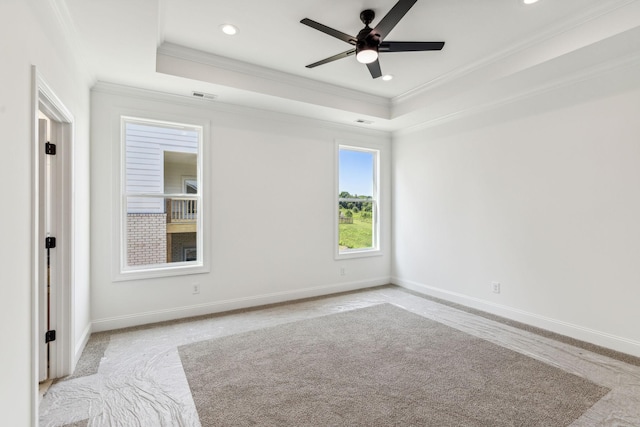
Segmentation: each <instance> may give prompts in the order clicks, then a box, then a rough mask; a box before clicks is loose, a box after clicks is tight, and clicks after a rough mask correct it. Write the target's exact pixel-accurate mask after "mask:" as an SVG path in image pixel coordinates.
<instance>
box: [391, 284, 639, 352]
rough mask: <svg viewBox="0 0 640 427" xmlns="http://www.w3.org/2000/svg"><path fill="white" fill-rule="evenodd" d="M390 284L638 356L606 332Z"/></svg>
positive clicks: (634, 347)
mask: <svg viewBox="0 0 640 427" xmlns="http://www.w3.org/2000/svg"><path fill="white" fill-rule="evenodd" d="M391 283H393V284H394V285H397V286H400V287H403V288H406V289H410V290H412V291H415V292H419V293H422V294H425V295H429V296H432V297H436V298H440V299H443V300H446V301H450V302H455V303H458V304H462V305H464V306H467V307H471V308H475V309H478V310H482V311H485V312H487V313H491V314H495V315H498V316H501V317H505V318H507V319H511V320H515V321H518V322H522V323H525V324H527V325H531V326H535V327H538V328H542V329H545V330H548V331H551V332H555V333H558V334H561V335H565V336H568V337H571V338H575V339H578V340H581V341H585V342H589V343H593V344H596V345H599V346H602V347H605V348H609V349H613V350H616V351H620V352H622V353H626V354H630V355H633V356H637V357H640V342H638V341H634V340H630V339H628V338H624V337H619V336H616V335H612V334H608V333H606V332H602V331H597V330H594V329H590V328H586V327H584V326H580V325H576V324H573V323H569V322H564V321H562V320H558V319H553V318H550V317H546V316H541V315H539V314H536V313H531V312H528V311H524V310H519V309H517V308H514V307H509V306H506V305H502V304H496V303H494V302H491V301H487V300H483V299H480V298H475V297H471V296H468V295H464V294H460V293H458V292H451V291H447V290H445V289H440V288H437V287H434V286H429V285H425V284H422V283H418V282H414V281H411V280H404V279H401V278H398V277H392V278H391Z"/></svg>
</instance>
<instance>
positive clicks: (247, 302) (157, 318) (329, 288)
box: [92, 277, 390, 332]
mask: <svg viewBox="0 0 640 427" xmlns="http://www.w3.org/2000/svg"><path fill="white" fill-rule="evenodd" d="M389 279H390V278H389V277H380V278H377V279H368V280H362V281H356V282H349V283H338V284H331V285H323V286H314V287H311V288H305V289H294V290H291V291H283V292H273V293H268V294H263V295H256V296H253V297H245V298H233V299H228V300H223V301H217V302H213V303H206V304H198V305H191V306H184V307H177V308H170V309H165V310H156V311H148V312H145V313H137V314H132V315H127V316H117V317H109V318H104V319H96V320H94V321H93V323H92V330H93V332H101V331H108V330H113V329H121V328H127V327H130V326H138V325H146V324H150V323H157V322H163V321H166V320H174V319H184V318H188V317H194V316H202V315H207V314H214V313H221V312H225V311H230V310H237V309H244V308H251V307H258V306H262V305H267V304H274V303H280V302H287V301H295V300H298V299H303V298H311V297H317V296H324V295H331V294H335V293H339V292H347V291H354V290H358V289H366V288H372V287H375V286H382V285H386V284H388V283H389Z"/></svg>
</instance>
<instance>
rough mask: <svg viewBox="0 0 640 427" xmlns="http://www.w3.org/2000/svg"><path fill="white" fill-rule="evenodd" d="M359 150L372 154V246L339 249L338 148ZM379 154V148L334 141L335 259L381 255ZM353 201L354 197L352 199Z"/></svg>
mask: <svg viewBox="0 0 640 427" xmlns="http://www.w3.org/2000/svg"><path fill="white" fill-rule="evenodd" d="M342 149H344V150H351V151H361V152H366V153H372V154H373V155H374V172H373V183H372V185H373V189H372V191H373V194H372V195H371V196H372V204H373V207H372V214H373V218H372V221H373V223H372V227H373V246H372V247H371V248H362V249H348V250H344V251H341V250H340V246H339V242H340V221H339V218H338V215H337V214H336V213H335V212H336V208H337V206H338V204H339V203H340V201H341V200H340V150H342ZM380 155H381V149H380V148H375V147H369V146H364V145H355V144H353V143H341V142H340V141H336V149H335V174H334V176H335V191H334V194H335V199H334V202H333V206H334V209H333V212H334V215H333V216H334V236H335V242H334V248H335V255H334V257H335V259H349V258H363V257H371V256H381V255H382V248H381V245H380V212H381V209H380ZM354 201H355V199H354Z"/></svg>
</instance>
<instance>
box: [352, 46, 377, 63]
mask: <svg viewBox="0 0 640 427" xmlns="http://www.w3.org/2000/svg"><path fill="white" fill-rule="evenodd" d="M356 59H357V60H358V62H359V63H361V64H371V63H372V62H375V60H376V59H378V51H377V50H375V49H362V50H360V51H359V52H358V53H357V54H356Z"/></svg>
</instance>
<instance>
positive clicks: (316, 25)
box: [300, 18, 356, 46]
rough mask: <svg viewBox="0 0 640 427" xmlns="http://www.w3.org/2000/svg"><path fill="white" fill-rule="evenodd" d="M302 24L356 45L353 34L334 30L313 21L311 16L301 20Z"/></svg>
mask: <svg viewBox="0 0 640 427" xmlns="http://www.w3.org/2000/svg"><path fill="white" fill-rule="evenodd" d="M300 23H301V24H304V25H307V26H309V27H311V28H314V29H316V30H318V31H322V32H323V33H325V34H328V35H330V36H332V37H335V38H337V39H340V40H342V41H343V42H347V43H349V44H352V45H354V46H355V45H356V38H355V37H353V36H350V35H349V34H346V33H343V32H342V31H338V30H334V29H333V28H331V27H327V26H326V25H322V24H321V23H319V22H316V21H313V20H311V19H309V18H304V19H303V20H302V21H300Z"/></svg>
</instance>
